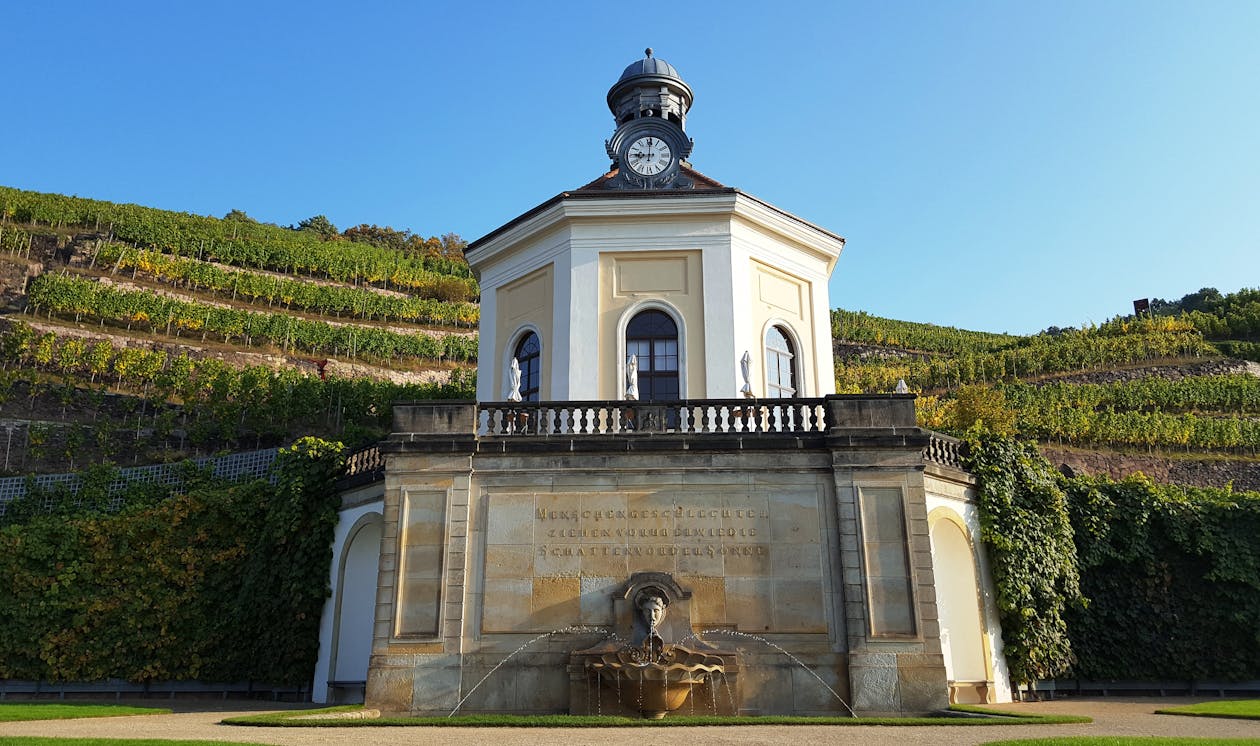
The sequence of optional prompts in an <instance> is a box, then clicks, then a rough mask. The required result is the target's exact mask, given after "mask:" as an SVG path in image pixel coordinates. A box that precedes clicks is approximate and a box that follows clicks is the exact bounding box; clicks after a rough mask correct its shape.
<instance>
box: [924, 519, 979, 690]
mask: <svg viewBox="0 0 1260 746" xmlns="http://www.w3.org/2000/svg"><path fill="white" fill-rule="evenodd" d="M931 538H932V567H933V571H934V574H935V576H936V602H937V606H938V609H939V612H940V623H941V647H942V652H943V653H944V654H945V671H946V676H947V678H948V679H949V699H950V702H957V703H971V704H975V703H984V702H987V701H989V700H990V698H991V689H992V683H991V681H992V674H991V673H990V669H989V665H988V654H987V652H986V650H987V645H986V644H985V634H984V622H983V618H982V616H981V611H980V594H979V590H978V585H977V583H976V561H975V555H974V554H973V553H972V546H971V542H970V541H969V540H968V538H967V535H966V533H964V531H963V529H962V527H960V526H959V525H958V523H956V522H955V521H954V520H951V519H950V518H946V517H941V518H939V519H938V520H936V521H933V522H932V528H931Z"/></svg>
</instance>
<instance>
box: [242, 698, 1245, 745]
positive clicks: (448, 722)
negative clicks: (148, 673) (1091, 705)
mask: <svg viewBox="0 0 1260 746" xmlns="http://www.w3.org/2000/svg"><path fill="white" fill-rule="evenodd" d="M360 709H362V708H361V707H359V706H358V705H350V706H345V707H326V708H322V709H318V710H296V711H289V712H274V713H267V714H263V715H246V716H244V717H236V718H227V719H225V720H224V721H223V722H224V723H225V724H226V725H266V726H284V727H294V728H364V727H367V728H370V727H374V726H382V725H411V726H418V727H423V726H429V727H439V728H440V727H475V728H487V727H504V728H626V727H648V728H661V727H687V726H698V725H733V726H738V725H1059V724H1063V723H1088V722H1092V721H1091V719H1090V718H1087V717H1075V716H1071V715H1016V714H1013V713H1008V712H1001V711H999V710H989V709H984V708H979V707H965V708H964V707H958V708H955V709H957V710H958V711H959V712H965V713H971V714H981V715H993V716H995V717H987V718H981V717H923V718H847V717H844V718H842V717H833V718H828V717H782V716H766V717H738V718H732V717H713V716H700V715H697V716H683V717H668V718H665V719H664V720H645V719H643V718H625V717H612V716H607V715H602V716H601V715H458V716H456V717H451V718H445V717H414V718H413V717H388V718H353V719H352V718H345V719H325V720H312V719H307V718H305V717H304V716H308V715H319V714H323V713H337V712H353V711H355V710H360ZM1258 746H1260V744H1258Z"/></svg>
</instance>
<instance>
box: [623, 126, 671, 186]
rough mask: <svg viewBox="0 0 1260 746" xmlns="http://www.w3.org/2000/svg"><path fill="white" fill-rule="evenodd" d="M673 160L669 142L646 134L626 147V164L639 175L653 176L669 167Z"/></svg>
mask: <svg viewBox="0 0 1260 746" xmlns="http://www.w3.org/2000/svg"><path fill="white" fill-rule="evenodd" d="M673 161H674V151H673V150H671V149H670V147H669V143H667V142H665V141H664V140H662V139H661V138H659V137H655V136H653V135H648V136H646V137H640V138H639V139H637V140H635V141H634V142H632V143H630V147H629V148H627V149H626V165H627V166H629V167H630V170H631V171H634V172H635V173H636V174H639V175H641V176H655V175H657V174H659V173H660V172H662V171H664V170H665V169H667V168H669V166H670V164H671V163H673Z"/></svg>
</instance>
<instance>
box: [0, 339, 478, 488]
mask: <svg viewBox="0 0 1260 746" xmlns="http://www.w3.org/2000/svg"><path fill="white" fill-rule="evenodd" d="M472 390H473V382H472V377H471V376H469V375H464V374H462V373H458V372H457V374H456V375H455V376H454V377H453V378H452V379H451V381H449V382H448V383H441V384H435V383H427V384H403V385H399V384H392V383H385V382H381V381H372V380H368V379H348V378H340V377H337V376H328V377H326V378H324V379H321V378H318V377H315V376H307V375H302V374H301V373H299V372H298V371H296V370H293V369H284V368H281V369H276V368H271V367H265V366H251V367H246V368H233V367H231V366H228V365H226V364H225V363H223V362H222V361H221V360H218V359H216V358H193V357H191V356H189V355H188V354H178V355H176V354H171V353H169V352H165V351H160V350H148V349H142V348H135V347H121V348H119V347H115V346H114V345H112V344H111V343H109V342H106V341H103V340H101V341H95V342H91V341H87V340H84V339H82V338H80V337H65V336H59V335H56V334H53V333H50V332H49V333H43V334H39V333H37V332H36V331H35V330H33V329H32V328H31V327H29V326H26V325H24V324H21V323H18V324H14V325H12V326H11V328H10V329H9V330H7V331H5V332H4V333H3V334H0V402H2V403H0V412H4V413H6V414H7V415H8V416H11V417H16V416H21V415H23V414H26V413H27V412H28V411H29V410H33V409H34V408H35V407H36V405H37V403H40V402H41V401H43V402H44V403H45V404H47V403H48V402H51V403H52V404H53V405H54V406H60V407H61V408H62V410H63V412H64V411H69V412H77V413H81V414H82V415H83V416H81V417H78V418H71V419H72V420H74V421H73V422H72V424H69V425H68V426H67V427H66V428H63V429H64V430H65V432H63V433H61V437H60V439H59V443H60V446H59V447H60V449H61V450H62V451H63V452H62V453H48V454H46V455H50V456H61V457H63V458H65V459H66V460H67V462H68V463H70V464H73V463H75V461H76V453H77V452H79V451H81V450H82V449H84V448H90V449H92V452H93V453H95V454H96V455H98V456H99V457H101V458H106V459H118V458H120V457H123V456H132V457H133V458H132V460H137V459H138V455H139V453H140V452H145V451H147V452H151V453H152V454H153V456H154V457H155V459H147V460H160V456H161V454H162V453H163V452H165V451H173V452H176V453H187V454H191V455H204V454H206V453H209V452H213V451H216V450H222V449H225V448H227V449H234V448H242V447H249V448H254V447H261V446H266V445H276V444H281V443H284V442H287V441H289V440H292V439H293V438H295V437H297V435H299V434H301V433H305V432H312V431H318V432H324V433H328V434H329V435H330V436H335V437H337V438H339V439H342V440H344V441H346V442H349V443H351V444H360V443H367V442H371V441H373V440H375V439H377V438H380V437H382V436H384V435H385V434H386V433H387V432H388V428H389V424H390V412H391V408H392V405H393V402H395V401H399V400H420V399H460V398H470V397H471V396H472ZM111 402H113V403H114V404H115V406H113V407H112V408H111V406H110V403H111ZM54 429H55V428H53V427H50V426H49V424H47V423H41V424H40V425H38V426H35V427H34V429H33V431H32V433H30V434H29V435H30V437H33V439H34V445H35V446H36V451H37V453H36V454H35V455H36V456H39V455H40V454H39V453H38V451H39V450H40V448H39V447H40V446H43V445H45V442H46V441H47V440H48V439H49V436H51V435H52V434H53V430H54ZM132 451H134V452H132ZM77 460H78V461H79V462H80V463H82V459H81V458H80V459H77Z"/></svg>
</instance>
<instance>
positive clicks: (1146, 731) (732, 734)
mask: <svg viewBox="0 0 1260 746" xmlns="http://www.w3.org/2000/svg"><path fill="white" fill-rule="evenodd" d="M1202 701H1205V700H1204V699H1203V698H1188V697H1181V698H1175V697H1166V698H1139V699H1119V698H1106V699H1060V700H1057V701H1054V702H1035V703H1027V704H1014V705H1001V706H1000V707H1001V709H1003V710H1010V711H1013V712H1015V711H1018V712H1030V713H1037V714H1062V715H1088V716H1090V717H1092V718H1094V722H1093V723H1091V724H1088V725H1043V726H1026V725H1012V726H957V727H951V726H939V727H877V726H865V727H851V726H737V727H703V728H686V729H682V730H669V731H665V732H664V733H662V732H661V731H643V730H640V729H638V728H634V729H621V730H618V729H599V730H594V729H586V728H555V729H539V728H429V727H424V728H416V727H412V728H309V729H308V728H300V729H299V728H242V727H235V726H228V725H221V724H219V721H220V720H222V719H223V718H225V717H231V716H234V715H240V714H245V713H249V712H267V711H274V710H276V709H290V708H284V707H277V706H275V705H263V704H259V703H253V702H244V703H241V702H228V703H218V702H215V703H206V702H185V701H176V702H174V703H170V704H169V705H168V704H166V703H163V702H161V701H158V700H143V701H139V702H133V703H129V704H141V705H144V704H147V705H150V706H155V707H160V706H170V707H172V709H175V710H176V712H175V713H174V714H171V715H148V716H135V717H119V718H96V719H84V720H57V721H42V722H22V723H0V736H6V735H31V736H70V737H90V736H94V737H106V738H108V737H113V738H122V737H130V738H172V739H202V740H215V741H228V742H231V741H238V742H253V743H266V744H277V745H278V746H287V745H289V744H292V745H294V746H299V745H301V746H306V745H317V746H319V745H324V744H327V745H329V746H331V745H332V744H338V745H340V744H350V745H351V746H354V745H357V744H362V745H364V746H366V745H367V744H388V745H389V746H405V745H406V744H436V743H440V744H493V745H494V746H516V745H517V744H520V745H522V746H523V745H524V744H531V745H532V744H566V745H571V744H574V743H592V742H599V743H600V744H601V746H609V745H611V744H623V743H624V744H631V743H633V744H636V746H641V744H642V743H643V741H644V739H645V738H651V739H652V740H659V739H660V738H661V737H667V738H670V739H673V738H675V737H680V738H684V739H686V740H688V741H699V742H701V743H704V744H705V745H706V746H709V745H710V744H713V745H722V744H785V745H788V744H790V745H791V746H800V745H801V744H812V743H825V742H843V743H846V744H980V743H985V742H987V741H994V740H999V739H1005V738H1047V737H1051V736H1074V735H1125V736H1172V737H1182V738H1188V737H1214V738H1254V739H1260V721H1255V720H1226V719H1221V718H1189V717H1176V716H1172V715H1155V714H1154V710H1156V709H1158V708H1161V707H1170V706H1175V705H1180V704H1189V703H1192V702H1202Z"/></svg>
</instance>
